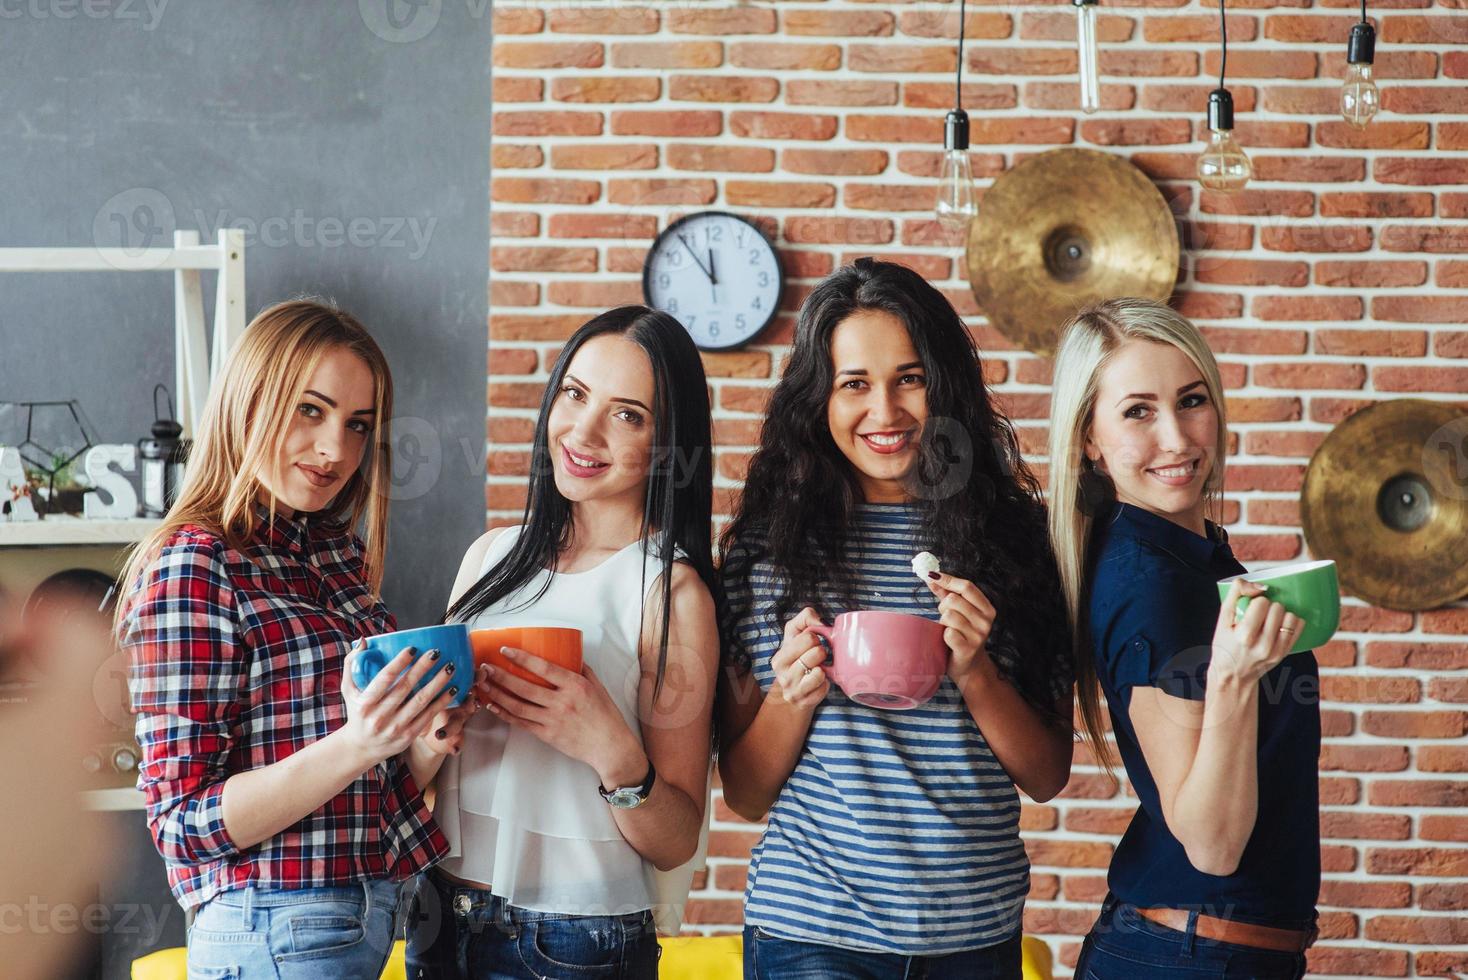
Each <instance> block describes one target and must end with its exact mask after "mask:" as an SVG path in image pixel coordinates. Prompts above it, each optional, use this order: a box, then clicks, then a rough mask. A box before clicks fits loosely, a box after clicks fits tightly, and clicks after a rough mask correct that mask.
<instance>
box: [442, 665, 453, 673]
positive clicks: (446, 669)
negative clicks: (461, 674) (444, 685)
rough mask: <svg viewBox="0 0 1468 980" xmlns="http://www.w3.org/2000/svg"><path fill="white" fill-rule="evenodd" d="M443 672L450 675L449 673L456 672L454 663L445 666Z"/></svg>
mask: <svg viewBox="0 0 1468 980" xmlns="http://www.w3.org/2000/svg"><path fill="white" fill-rule="evenodd" d="M443 672H444V676H448V675H449V674H452V673H453V672H454V665H453V664H449V665H448V666H446V667H444V669H443Z"/></svg>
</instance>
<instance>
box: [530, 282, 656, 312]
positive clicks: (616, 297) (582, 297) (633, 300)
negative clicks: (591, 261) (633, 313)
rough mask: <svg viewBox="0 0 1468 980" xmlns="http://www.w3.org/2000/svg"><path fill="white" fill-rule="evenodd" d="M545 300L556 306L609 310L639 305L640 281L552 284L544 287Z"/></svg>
mask: <svg viewBox="0 0 1468 980" xmlns="http://www.w3.org/2000/svg"><path fill="white" fill-rule="evenodd" d="M546 298H547V299H548V300H549V301H550V302H552V303H554V304H556V305H557V306H589V307H597V308H600V309H610V308H612V307H614V306H629V305H636V304H640V303H641V302H642V301H643V299H642V283H641V281H640V280H636V279H629V280H622V281H615V280H611V281H601V280H597V281H593V282H577V281H572V282H553V283H550V284H549V285H548V286H547V287H546Z"/></svg>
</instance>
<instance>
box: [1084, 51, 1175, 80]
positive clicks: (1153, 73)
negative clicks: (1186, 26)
mask: <svg viewBox="0 0 1468 980" xmlns="http://www.w3.org/2000/svg"><path fill="white" fill-rule="evenodd" d="M1100 60H1101V74H1102V75H1111V76H1121V77H1126V78H1158V77H1164V78H1165V77H1169V76H1171V77H1180V78H1182V77H1192V76H1193V75H1196V74H1198V56H1197V55H1196V54H1194V53H1193V52H1191V51H1120V50H1116V49H1111V50H1107V49H1105V48H1103V49H1102V50H1101V53H1100Z"/></svg>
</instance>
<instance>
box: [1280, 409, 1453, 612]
mask: <svg viewBox="0 0 1468 980" xmlns="http://www.w3.org/2000/svg"><path fill="white" fill-rule="evenodd" d="M1300 523H1301V525H1302V526H1303V527H1304V530H1305V540H1306V541H1307V542H1309V545H1310V551H1311V553H1312V554H1314V555H1315V556H1316V557H1317V558H1333V559H1335V562H1336V571H1337V573H1338V574H1339V576H1340V581H1341V588H1342V589H1344V590H1345V591H1347V592H1350V593H1352V594H1353V595H1357V596H1360V597H1361V598H1362V599H1365V600H1366V601H1367V602H1370V603H1372V604H1374V605H1378V606H1382V607H1384V608H1387V609H1401V610H1418V609H1432V608H1434V607H1436V606H1441V605H1443V604H1444V603H1447V602H1451V601H1452V600H1454V599H1457V598H1459V597H1460V596H1462V595H1463V594H1464V593H1468V561H1465V560H1464V557H1463V556H1464V554H1465V546H1468V413H1465V412H1464V410H1463V409H1462V408H1460V407H1459V406H1456V405H1451V404H1448V403H1446V402H1434V401H1426V400H1424V399H1421V398H1401V399H1396V400H1394V401H1389V402H1383V403H1381V404H1379V405H1374V406H1371V407H1370V408H1364V409H1362V410H1361V411H1359V412H1357V413H1356V414H1354V415H1352V416H1351V417H1350V418H1348V419H1346V420H1345V421H1344V422H1342V423H1340V424H1339V425H1337V426H1336V427H1335V429H1334V430H1333V431H1332V432H1331V433H1330V435H1329V436H1327V437H1326V439H1325V441H1324V442H1323V443H1321V444H1320V448H1319V449H1317V450H1315V455H1314V456H1312V457H1311V459H1310V467H1309V469H1308V470H1306V471H1305V487H1304V491H1303V492H1302V494H1301V499H1300Z"/></svg>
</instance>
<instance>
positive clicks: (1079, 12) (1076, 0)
mask: <svg viewBox="0 0 1468 980" xmlns="http://www.w3.org/2000/svg"><path fill="white" fill-rule="evenodd" d="M1071 3H1073V4H1075V8H1076V44H1077V45H1078V46H1079V52H1078V53H1079V57H1080V73H1081V111H1082V112H1086V113H1091V112H1095V111H1096V110H1097V109H1099V108H1101V79H1100V74H1101V68H1100V65H1099V63H1098V56H1097V53H1096V0H1071Z"/></svg>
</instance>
